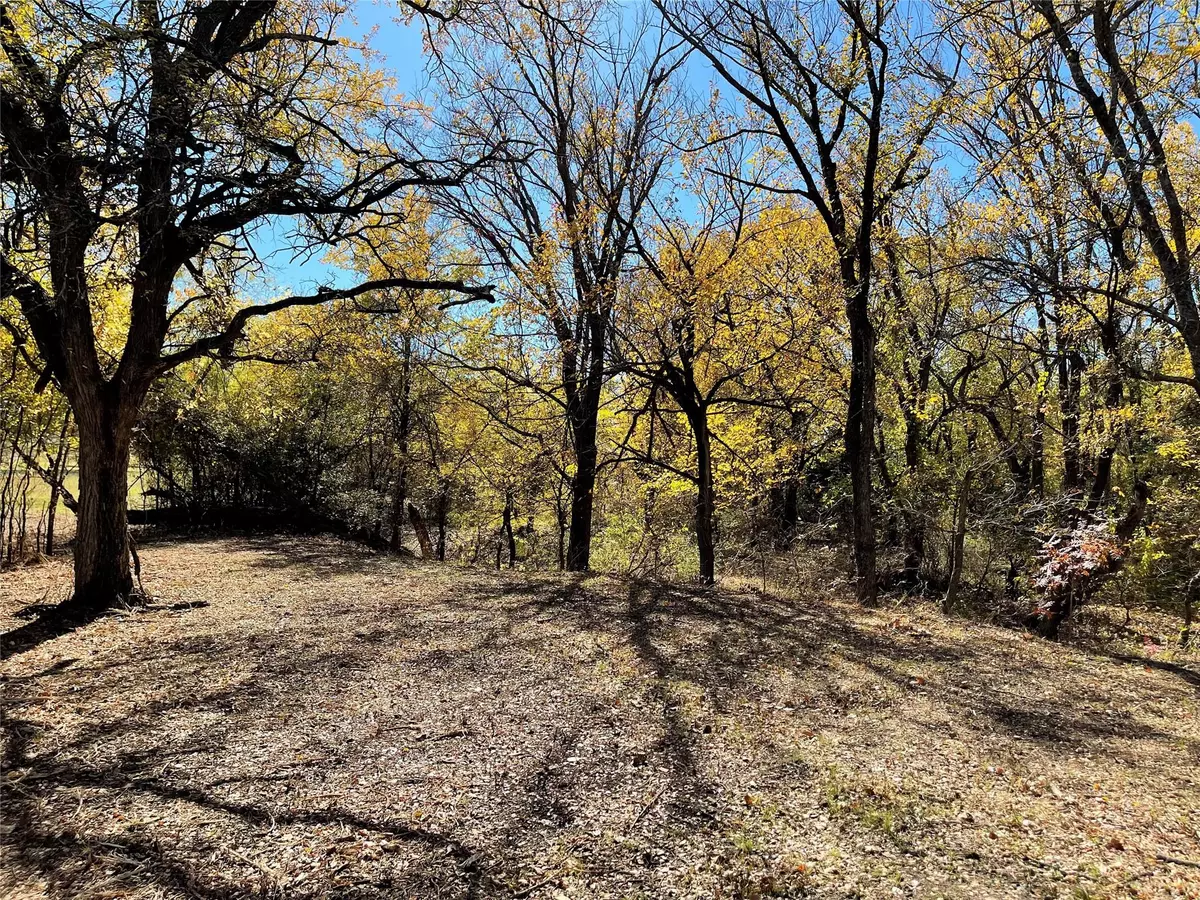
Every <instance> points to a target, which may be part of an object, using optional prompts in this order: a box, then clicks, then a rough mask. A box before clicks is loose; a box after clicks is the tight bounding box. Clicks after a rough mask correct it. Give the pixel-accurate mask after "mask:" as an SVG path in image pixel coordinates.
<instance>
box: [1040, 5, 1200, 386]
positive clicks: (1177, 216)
mask: <svg viewBox="0 0 1200 900" xmlns="http://www.w3.org/2000/svg"><path fill="white" fill-rule="evenodd" d="M1187 6H1188V4H1184V5H1183V6H1181V7H1179V8H1176V7H1172V6H1170V5H1166V4H1143V3H1124V2H1118V0H1091V2H1081V0H1074V2H1070V3H1066V4H1056V3H1054V2H1052V0H1034V3H1033V9H1034V10H1035V11H1036V13H1037V14H1038V15H1039V16H1040V17H1041V19H1043V20H1044V21H1045V23H1046V24H1047V26H1048V34H1047V35H1045V36H1044V40H1046V41H1047V42H1048V43H1050V44H1051V46H1052V47H1054V48H1056V49H1057V50H1058V51H1059V53H1061V61H1060V63H1059V66H1060V68H1061V69H1065V72H1063V76H1064V77H1063V79H1062V80H1063V81H1066V82H1068V83H1069V84H1071V85H1072V86H1073V87H1074V89H1075V91H1076V92H1078V95H1079V97H1080V98H1081V99H1082V101H1083V103H1084V105H1085V106H1086V109H1087V111H1088V112H1089V113H1090V116H1091V119H1092V121H1094V123H1095V125H1096V127H1097V128H1099V130H1100V133H1101V134H1102V135H1103V140H1104V141H1105V142H1106V143H1107V144H1108V147H1109V149H1110V150H1111V153H1112V158H1113V160H1114V161H1115V163H1116V168H1117V170H1118V171H1119V172H1120V176H1121V180H1122V182H1123V184H1124V186H1125V189H1126V190H1127V191H1128V193H1129V202H1130V205H1131V206H1132V208H1133V210H1134V213H1135V215H1136V218H1137V222H1138V225H1139V227H1140V229H1141V231H1142V233H1143V235H1144V237H1145V239H1146V242H1147V243H1148V244H1149V247H1150V252H1151V254H1152V256H1153V258H1154V261H1155V263H1156V264H1157V266H1158V270H1159V272H1160V274H1161V275H1162V288H1163V294H1164V301H1165V302H1164V303H1163V305H1162V306H1160V307H1158V308H1150V309H1148V310H1146V312H1148V313H1149V314H1150V315H1152V316H1153V317H1154V318H1155V319H1157V320H1159V321H1161V322H1164V323H1165V324H1168V325H1170V326H1171V327H1172V328H1174V329H1175V330H1176V331H1177V332H1178V333H1179V336H1180V337H1181V338H1182V339H1183V343H1184V346H1185V347H1186V348H1187V351H1188V355H1189V356H1190V358H1191V363H1192V376H1191V377H1190V378H1188V377H1186V376H1172V375H1169V374H1163V373H1159V374H1156V375H1154V376H1152V377H1153V378H1154V380H1159V381H1177V382H1182V383H1184V384H1189V385H1191V386H1192V387H1193V388H1194V389H1195V390H1196V391H1197V393H1200V304H1198V303H1197V297H1196V287H1195V271H1194V269H1193V261H1192V254H1193V247H1192V241H1191V236H1190V234H1189V224H1188V216H1187V213H1186V211H1185V209H1184V203H1183V201H1182V200H1181V198H1180V192H1179V188H1178V187H1177V184H1176V182H1177V180H1178V179H1179V174H1180V173H1179V171H1178V170H1179V167H1180V165H1181V162H1180V161H1178V160H1172V158H1171V155H1170V153H1169V152H1168V151H1167V133H1168V132H1169V130H1170V129H1171V128H1172V127H1174V126H1175V125H1176V124H1177V123H1178V122H1180V121H1181V120H1183V119H1185V118H1187V117H1189V116H1191V117H1194V116H1195V115H1196V114H1197V113H1198V112H1200V100H1198V99H1197V97H1198V92H1197V90H1196V88H1197V80H1196V76H1195V74H1194V71H1193V63H1192V61H1190V60H1189V59H1188V57H1187V54H1186V53H1185V52H1183V51H1181V50H1179V49H1178V47H1179V34H1181V33H1186V32H1185V31H1181V29H1185V28H1186V27H1187V23H1186V21H1184V20H1183V19H1181V17H1184V16H1187V15H1188V12H1187ZM1191 12H1192V13H1193V14H1194V13H1195V9H1194V8H1193V9H1192V10H1191ZM1191 27H1192V29H1193V30H1194V28H1195V26H1194V25H1192V26H1191ZM1193 40H1194V38H1193Z"/></svg>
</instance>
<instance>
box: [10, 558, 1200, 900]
mask: <svg viewBox="0 0 1200 900" xmlns="http://www.w3.org/2000/svg"><path fill="white" fill-rule="evenodd" d="M142 557H143V561H144V563H145V566H146V570H147V579H146V586H147V588H148V589H150V590H151V591H153V593H154V594H155V595H156V596H158V597H160V598H161V600H159V601H158V602H156V603H155V604H154V605H153V606H152V607H151V608H150V609H148V610H146V611H141V612H137V613H133V614H127V615H121V616H113V617H109V618H106V619H102V620H100V621H97V622H95V623H93V624H91V625H89V626H87V627H85V628H83V629H80V630H79V631H76V632H73V633H70V634H66V635H62V636H59V637H57V638H54V639H52V640H48V641H45V642H43V643H41V644H39V645H38V646H36V647H34V648H32V649H30V650H28V651H26V652H23V653H20V654H19V655H15V656H12V657H11V658H9V659H7V660H5V662H4V665H3V671H4V678H5V682H4V697H3V704H4V711H5V723H4V730H5V741H6V743H5V757H4V758H5V771H4V778H5V782H4V807H5V810H4V821H5V827H4V831H5V835H4V841H5V846H4V852H5V856H4V869H3V873H4V874H3V876H0V890H2V889H3V888H7V889H8V890H9V891H10V895H11V896H20V897H26V896H27V897H43V896H50V897H77V898H101V897H146V898H150V897H201V898H225V897H289V898H290V897H313V898H319V897H320V898H323V897H343V898H402V897H413V898H433V897H447V898H449V897H454V898H458V897H481V898H482V897H508V898H516V897H523V896H531V897H539V898H559V897H563V896H567V897H622V898H636V897H643V898H660V897H705V898H715V897H721V898H732V897H745V898H754V897H765V896H795V897H800V896H804V897H864V898H875V897H893V896H897V897H900V896H905V897H962V898H985V897H1073V898H1099V897H1147V898H1149V897H1171V896H1179V897H1200V867H1196V866H1193V865H1188V864H1187V862H1189V861H1191V862H1196V861H1200V834H1198V830H1197V829H1198V828H1200V789H1198V786H1197V767H1196V763H1197V756H1198V753H1200V728H1198V724H1197V706H1198V702H1197V701H1198V685H1200V674H1197V669H1196V666H1195V665H1194V659H1188V658H1180V657H1176V658H1174V659H1166V660H1165V661H1164V659H1165V657H1167V656H1169V653H1167V652H1162V653H1159V654H1158V655H1156V656H1155V657H1154V658H1153V659H1149V660H1144V659H1142V658H1140V656H1139V655H1137V654H1140V652H1141V651H1140V650H1139V649H1138V648H1137V647H1136V646H1134V647H1127V646H1124V645H1119V644H1112V643H1106V642H1092V643H1091V644H1089V645H1087V646H1086V647H1085V646H1082V645H1081V646H1075V647H1072V646H1055V645H1049V644H1046V643H1044V642H1041V641H1038V640H1035V639H1030V638H1027V637H1026V636H1024V635H1022V634H1019V633H1015V632H1012V631H1006V630H1003V629H1000V628H994V627H989V626H982V625H977V624H972V623H966V622H961V621H947V620H943V619H941V618H939V617H937V616H935V615H933V614H932V613H926V612H924V611H922V610H919V609H918V610H911V609H910V610H896V609H886V610H881V611H877V612H864V611H862V610H859V609H857V608H855V607H854V606H852V605H850V604H848V603H845V602H843V601H842V600H840V599H839V598H838V597H837V596H832V597H831V596H827V594H829V593H830V592H831V591H832V589H827V588H825V587H824V586H823V585H822V584H821V582H820V581H819V580H817V581H814V582H812V583H808V584H805V585H797V586H795V587H796V590H795V594H796V596H795V597H794V598H792V599H781V598H778V597H764V596H761V595H760V594H758V593H755V592H753V591H750V590H738V589H733V588H726V589H723V590H718V591H712V592H692V591H688V590H684V589H680V588H671V587H664V586H661V585H650V584H644V583H631V582H624V581H619V580H614V579H604V578H591V579H586V580H575V579H569V578H565V577H550V576H545V577H536V576H521V575H511V576H510V575H499V574H493V573H490V572H480V571H468V570H463V569H456V568H452V567H445V568H436V567H423V566H417V565H413V564H411V563H405V562H403V561H400V560H396V559H389V558H385V557H379V556H374V555H371V554H369V553H365V552H364V551H362V550H361V549H360V548H357V547H354V546H350V545H346V544H341V543H338V542H335V541H330V540H320V539H298V538H272V539H268V538H239V539H227V540H208V541H203V542H194V543H178V544H159V545H154V546H149V547H146V548H144V549H143V552H142ZM68 581H69V572H68V570H67V565H66V561H65V560H62V559H55V560H54V561H53V562H51V563H49V564H47V565H44V566H40V567H37V568H30V569H23V570H17V571H15V572H10V573H6V574H5V575H4V576H3V579H2V580H0V613H3V614H4V615H5V617H6V618H5V619H4V622H3V627H4V628H6V629H11V628H13V627H14V626H19V625H20V624H21V621H20V620H17V619H13V618H11V614H12V613H14V612H16V611H17V610H18V609H19V608H20V607H22V606H25V605H27V604H30V603H36V602H39V601H43V600H45V601H53V600H55V599H58V598H59V597H61V595H62V594H63V593H65V591H66V589H67V585H68ZM1171 860H1175V861H1174V862H1172V861H1171Z"/></svg>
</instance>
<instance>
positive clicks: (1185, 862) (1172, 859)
mask: <svg viewBox="0 0 1200 900" xmlns="http://www.w3.org/2000/svg"><path fill="white" fill-rule="evenodd" d="M1154 858H1155V859H1157V860H1159V861H1160V862H1165V863H1173V864H1174V865H1177V866H1195V867H1196V868H1197V869H1200V860H1195V859H1180V858H1179V857H1178V856H1167V855H1165V854H1163V853H1156V854H1154Z"/></svg>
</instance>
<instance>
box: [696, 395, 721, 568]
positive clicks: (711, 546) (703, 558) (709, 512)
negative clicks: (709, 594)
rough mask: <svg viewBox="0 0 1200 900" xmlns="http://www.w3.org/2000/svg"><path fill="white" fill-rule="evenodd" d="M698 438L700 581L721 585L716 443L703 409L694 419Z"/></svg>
mask: <svg viewBox="0 0 1200 900" xmlns="http://www.w3.org/2000/svg"><path fill="white" fill-rule="evenodd" d="M690 418H691V420H692V433H693V434H694V435H695V436H696V487H697V494H696V547H697V549H698V550H699V553H700V581H701V582H702V583H704V584H716V583H717V561H716V548H715V541H714V538H713V530H714V529H713V517H714V514H715V511H716V495H715V492H714V490H713V469H712V439H711V437H710V436H709V433H708V414H707V411H706V410H704V409H703V408H700V409H698V410H695V411H694V412H693V414H692V415H691V416H690Z"/></svg>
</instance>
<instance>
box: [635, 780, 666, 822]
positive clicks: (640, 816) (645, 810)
mask: <svg viewBox="0 0 1200 900" xmlns="http://www.w3.org/2000/svg"><path fill="white" fill-rule="evenodd" d="M666 790H667V785H665V784H664V785H663V786H662V787H660V788H659V789H658V793H656V794H655V795H654V796H653V797H652V798H651V799H650V802H649V803H647V804H646V805H645V806H643V807H642V811H641V812H640V813H638V814H637V818H636V819H634V820H633V821H632V822H631V823H630V824H629V828H630V829H633V828H634V826H636V825H637V823H638V822H640V821H642V819H644V818H646V813H648V812H650V810H652V809H653V808H654V806H655V804H657V803H658V801H659V798H660V797H662V795H663V794H664V793H666Z"/></svg>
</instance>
